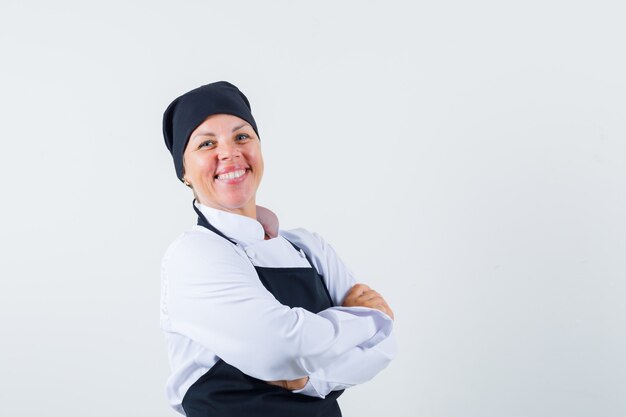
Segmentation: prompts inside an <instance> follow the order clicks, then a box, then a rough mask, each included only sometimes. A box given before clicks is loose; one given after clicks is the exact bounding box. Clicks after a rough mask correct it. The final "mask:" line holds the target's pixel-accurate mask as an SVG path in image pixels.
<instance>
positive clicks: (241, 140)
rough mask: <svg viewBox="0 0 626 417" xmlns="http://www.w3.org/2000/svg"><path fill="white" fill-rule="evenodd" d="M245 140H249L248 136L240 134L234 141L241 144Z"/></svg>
mask: <svg viewBox="0 0 626 417" xmlns="http://www.w3.org/2000/svg"><path fill="white" fill-rule="evenodd" d="M247 139H250V135H248V134H246V133H240V134H238V135H237V136H236V138H235V140H237V142H243V141H245V140H247Z"/></svg>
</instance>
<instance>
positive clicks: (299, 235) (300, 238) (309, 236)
mask: <svg viewBox="0 0 626 417" xmlns="http://www.w3.org/2000/svg"><path fill="white" fill-rule="evenodd" d="M279 234H280V235H281V236H282V237H284V238H285V239H287V240H288V241H290V242H292V243H294V244H295V245H297V246H298V247H303V246H304V247H303V249H307V248H308V249H311V250H321V249H323V246H324V239H322V237H321V236H320V235H319V234H317V233H315V232H311V231H309V230H307V229H304V228H302V227H300V228H297V229H289V230H280V231H279Z"/></svg>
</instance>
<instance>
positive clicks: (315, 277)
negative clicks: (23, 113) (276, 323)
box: [182, 204, 343, 417]
mask: <svg viewBox="0 0 626 417" xmlns="http://www.w3.org/2000/svg"><path fill="white" fill-rule="evenodd" d="M194 210H196V213H198V225H200V226H203V227H205V228H207V229H209V230H211V231H212V232H214V233H216V234H218V235H219V236H221V237H222V238H224V239H226V240H228V241H230V242H231V243H233V244H236V243H235V242H234V241H233V240H232V239H229V238H228V237H226V236H225V235H224V234H223V233H222V232H220V231H219V230H217V229H216V228H215V227H213V225H211V224H210V223H209V222H208V221H207V220H206V218H205V217H204V215H203V214H202V213H201V212H200V210H198V208H197V207H196V206H195V204H194ZM290 243H291V245H292V246H293V247H294V248H295V249H296V250H297V251H300V248H298V247H297V246H296V245H294V244H293V243H292V242H290ZM305 256H306V258H307V261H308V262H309V264H310V265H313V263H312V262H311V260H310V259H309V257H308V256H307V255H306V254H305ZM254 269H255V270H256V272H257V275H258V276H259V280H260V281H261V283H262V284H263V285H264V286H265V288H267V290H268V291H269V292H270V293H272V295H274V297H275V298H276V299H277V300H278V301H279V302H280V303H281V304H284V305H287V306H289V307H302V308H304V309H306V310H308V311H310V312H312V313H319V312H320V311H322V310H325V309H327V308H329V307H332V306H333V302H332V299H331V297H330V294H329V293H328V289H327V288H326V285H325V284H324V280H323V278H322V277H321V276H320V275H319V274H318V273H317V271H316V270H315V268H313V267H310V268H268V267H259V266H255V267H254ZM250 354H251V355H252V354H254V347H251V349H250ZM342 393H343V390H340V391H331V392H330V393H329V394H328V395H327V396H326V398H324V399H322V398H317V397H310V396H308V395H303V394H295V393H293V392H291V391H289V390H287V389H284V388H281V387H277V386H275V385H270V384H268V383H267V382H265V381H262V380H260V379H256V378H253V377H251V376H249V375H246V374H244V373H243V372H241V371H240V370H239V369H237V368H235V367H234V366H232V365H229V364H228V363H226V362H224V361H223V360H222V359H219V360H218V361H217V363H216V364H215V365H213V366H212V367H211V369H209V370H208V371H207V372H206V373H205V374H204V375H202V376H201V377H200V378H199V379H198V380H197V381H196V382H195V383H194V384H193V385H192V386H191V387H190V388H189V390H187V393H186V394H185V396H184V398H183V402H182V406H183V409H184V410H185V414H186V415H187V417H341V411H340V410H339V405H338V404H337V397H339V396H340V395H341V394H342Z"/></svg>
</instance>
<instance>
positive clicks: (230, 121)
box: [191, 113, 250, 138]
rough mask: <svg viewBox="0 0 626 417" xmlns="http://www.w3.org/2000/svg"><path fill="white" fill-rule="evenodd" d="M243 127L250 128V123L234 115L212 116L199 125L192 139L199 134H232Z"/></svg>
mask: <svg viewBox="0 0 626 417" xmlns="http://www.w3.org/2000/svg"><path fill="white" fill-rule="evenodd" d="M241 126H250V124H249V123H248V122H246V121H245V120H243V119H242V118H240V117H237V116H233V115H232V114H224V113H220V114H212V115H210V116H208V117H207V118H206V119H204V121H203V122H202V123H200V124H199V125H198V127H196V128H195V129H194V131H193V132H191V137H192V138H193V136H194V135H198V134H208V133H217V132H222V131H226V132H231V131H232V130H233V129H237V128H239V127H241Z"/></svg>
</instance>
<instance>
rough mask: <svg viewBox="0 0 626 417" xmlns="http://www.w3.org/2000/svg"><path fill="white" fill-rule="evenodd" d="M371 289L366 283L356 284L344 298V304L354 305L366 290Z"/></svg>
mask: <svg viewBox="0 0 626 417" xmlns="http://www.w3.org/2000/svg"><path fill="white" fill-rule="evenodd" d="M367 290H369V287H368V286H367V285H365V284H356V285H354V286H352V288H351V289H350V290H349V291H348V295H346V297H345V298H344V301H343V303H342V304H343V305H350V306H351V305H354V303H355V301H356V300H357V299H358V298H359V297H360V296H361V294H363V293H364V292H365V291H367Z"/></svg>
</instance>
